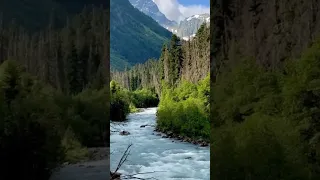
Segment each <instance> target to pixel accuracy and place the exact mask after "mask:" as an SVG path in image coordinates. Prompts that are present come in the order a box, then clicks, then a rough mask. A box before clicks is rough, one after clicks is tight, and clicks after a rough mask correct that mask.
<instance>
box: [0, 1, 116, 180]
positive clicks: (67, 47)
mask: <svg viewBox="0 0 320 180" xmlns="http://www.w3.org/2000/svg"><path fill="white" fill-rule="evenodd" d="M1 8H2V6H1ZM32 8H35V9H37V8H40V7H33V6H32ZM43 8H45V7H43ZM22 11H23V9H22ZM6 15H7V14H5V16H6ZM24 16H28V15H26V14H25V15H24ZM40 16H41V15H40ZM108 16H109V10H108V9H105V8H102V7H100V8H97V7H93V6H89V7H87V8H84V7H83V8H82V10H81V13H79V14H76V15H74V16H72V17H69V18H68V19H67V17H65V18H66V19H65V22H67V23H66V24H64V25H63V28H61V29H55V28H53V27H54V26H55V23H57V22H56V21H55V19H56V18H54V16H52V17H53V18H51V21H49V19H48V20H47V22H46V23H47V24H46V26H45V27H43V28H42V29H39V30H37V31H32V32H30V31H28V30H26V28H25V27H24V25H25V24H12V25H10V26H7V25H3V24H0V63H1V64H0V117H1V118H0V139H1V140H0V152H1V153H0V162H1V167H2V168H1V170H0V179H35V180H36V179H41V180H44V179H48V178H49V177H50V174H51V172H52V170H53V169H54V168H55V167H57V166H59V165H60V164H62V163H64V162H68V163H74V162H78V161H81V160H85V159H87V158H89V154H88V150H87V147H96V146H109V143H106V142H108V141H107V139H108V135H107V130H108V128H107V124H108V122H107V119H109V108H110V106H109V103H108V99H109V97H110V91H109V88H108V86H109V81H110V79H109V78H108V77H109V63H108V61H107V60H106V59H108V58H109V17H108ZM24 18H27V17H24ZM25 20H27V19H25ZM25 20H24V21H25ZM36 20H39V21H40V19H39V18H35V19H34V21H36ZM0 22H3V21H1V20H0ZM30 26H32V27H31V28H34V27H35V26H33V25H32V24H30ZM27 28H29V27H27Z"/></svg>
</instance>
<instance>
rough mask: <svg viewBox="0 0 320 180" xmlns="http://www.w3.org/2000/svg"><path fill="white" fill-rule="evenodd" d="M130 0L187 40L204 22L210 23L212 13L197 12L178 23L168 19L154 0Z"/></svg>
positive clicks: (169, 29)
mask: <svg viewBox="0 0 320 180" xmlns="http://www.w3.org/2000/svg"><path fill="white" fill-rule="evenodd" d="M129 1H130V3H131V4H132V5H133V6H134V7H135V8H137V9H138V10H140V11H141V12H143V13H144V14H146V15H148V16H150V17H151V18H153V19H154V20H155V21H157V22H158V23H159V24H160V25H161V26H163V27H165V28H166V29H167V30H168V31H171V32H172V33H174V34H176V35H177V36H179V37H181V38H183V39H185V40H188V39H190V38H192V37H194V36H195V34H196V32H197V30H198V29H199V28H200V26H201V24H203V23H204V22H206V23H208V24H209V23H210V14H196V15H193V16H190V17H187V18H185V19H184V20H183V21H180V22H179V23H177V22H175V21H170V20H168V19H167V18H166V16H165V15H164V14H163V13H162V12H160V10H159V8H158V6H157V4H156V3H154V2H153V0H129Z"/></svg>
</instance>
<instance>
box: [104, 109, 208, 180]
mask: <svg viewBox="0 0 320 180" xmlns="http://www.w3.org/2000/svg"><path fill="white" fill-rule="evenodd" d="M156 110H157V109H156V108H147V109H144V110H143V111H142V112H139V113H133V114H130V115H129V116H128V118H127V119H128V120H127V121H126V122H122V123H118V124H116V125H114V124H113V125H112V127H111V129H110V130H114V128H117V129H118V130H119V129H120V130H125V131H128V132H130V134H129V135H127V136H121V135H119V133H111V136H110V151H111V155H110V165H111V170H112V171H114V170H115V169H116V167H117V165H118V162H119V160H120V159H121V157H122V154H123V152H124V151H125V150H126V149H127V147H128V145H129V144H132V146H131V148H130V149H131V152H130V155H129V156H128V159H127V161H126V162H125V163H124V164H123V165H122V167H121V168H120V170H118V172H120V173H121V174H124V175H130V174H137V173H140V174H139V175H136V176H135V177H138V178H144V179H147V178H156V179H160V180H171V179H174V180H177V179H188V180H208V179H210V151H209V147H199V146H197V145H193V144H190V143H186V142H180V141H176V140H173V139H167V138H162V137H161V136H157V135H156V134H158V133H157V132H154V131H153V130H154V127H152V126H146V127H144V128H140V126H141V125H146V124H148V125H155V124H156ZM151 172H152V173H151ZM143 173H145V174H143ZM132 179H134V178H132Z"/></svg>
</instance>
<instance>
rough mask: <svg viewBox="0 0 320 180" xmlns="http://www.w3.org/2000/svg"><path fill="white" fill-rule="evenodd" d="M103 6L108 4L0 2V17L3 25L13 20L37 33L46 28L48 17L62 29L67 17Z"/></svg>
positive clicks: (43, 0) (85, 1) (86, 0)
mask: <svg viewBox="0 0 320 180" xmlns="http://www.w3.org/2000/svg"><path fill="white" fill-rule="evenodd" d="M92 5H94V6H97V7H100V6H103V7H104V8H107V6H108V3H107V2H106V1H104V0H92V1H91V0H79V1H65V0H28V1H22V0H10V1H1V2H0V17H1V16H2V18H1V19H2V21H3V23H4V25H8V24H10V23H11V22H12V20H14V22H15V23H16V24H18V25H19V26H22V27H24V28H25V29H26V30H29V31H38V30H40V29H42V28H44V27H46V26H48V20H49V19H50V17H54V18H55V20H56V26H57V27H60V28H61V27H63V26H64V25H65V23H66V19H67V17H68V16H69V17H72V16H73V15H75V14H77V13H80V12H81V11H82V10H83V8H84V7H85V6H89V7H90V6H92Z"/></svg>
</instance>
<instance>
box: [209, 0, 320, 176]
mask: <svg viewBox="0 0 320 180" xmlns="http://www.w3.org/2000/svg"><path fill="white" fill-rule="evenodd" d="M319 6H320V3H319V2H316V1H295V0H293V1H287V0H280V1H267V0H255V1H249V0H247V1H242V0H229V1H219V2H218V1H213V2H212V3H211V10H212V12H213V18H212V19H213V22H214V24H213V26H214V27H215V28H213V29H212V60H211V61H212V65H213V66H212V69H211V72H212V73H214V74H212V78H211V81H212V86H211V95H210V96H211V100H210V104H211V115H210V116H211V119H212V121H211V122H212V125H211V130H212V131H211V134H212V137H211V140H212V142H211V144H212V145H211V147H212V148H211V153H210V154H211V178H212V179H259V180H260V179H270V180H271V179H306V180H313V179H319V177H320V171H319V169H320V168H319V162H320V159H319V142H320V141H319V130H320V129H319V128H318V127H319V104H318V98H319V92H318V90H319V83H318V82H319V81H318V79H319V74H320V66H319V62H320V61H319V52H320V48H319V42H318V41H317V40H316V39H317V38H318V36H319V33H318V30H319V22H320V21H319V15H320V14H319V11H317V9H318V8H319ZM240 169H241V171H239V170H240Z"/></svg>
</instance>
